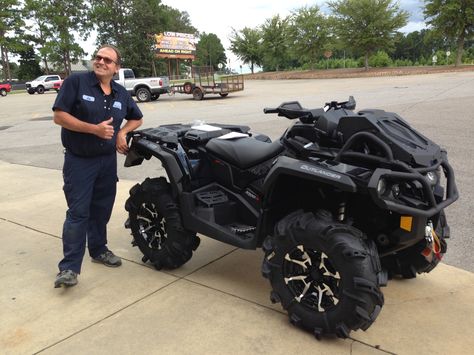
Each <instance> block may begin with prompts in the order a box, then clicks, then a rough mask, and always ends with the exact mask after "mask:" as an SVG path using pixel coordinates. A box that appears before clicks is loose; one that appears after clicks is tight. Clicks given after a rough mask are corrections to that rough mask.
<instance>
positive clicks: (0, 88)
mask: <svg viewBox="0 0 474 355" xmlns="http://www.w3.org/2000/svg"><path fill="white" fill-rule="evenodd" d="M10 91H12V86H11V85H10V84H9V83H5V84H0V96H7V93H8V92H10Z"/></svg>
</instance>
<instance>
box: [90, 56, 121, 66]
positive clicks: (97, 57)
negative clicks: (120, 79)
mask: <svg viewBox="0 0 474 355" xmlns="http://www.w3.org/2000/svg"><path fill="white" fill-rule="evenodd" d="M94 60H95V61H96V62H100V61H101V60H103V61H104V63H105V64H112V63H115V64H117V62H116V61H115V60H112V59H110V58H107V57H102V56H101V55H98V54H97V55H96V56H95V57H94Z"/></svg>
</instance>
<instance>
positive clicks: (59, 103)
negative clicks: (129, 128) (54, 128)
mask: <svg viewBox="0 0 474 355" xmlns="http://www.w3.org/2000/svg"><path fill="white" fill-rule="evenodd" d="M111 86H112V93H111V95H105V94H104V92H103V91H102V89H101V87H100V82H99V79H97V76H96V75H95V73H94V72H88V73H80V74H73V75H71V76H69V77H68V78H67V79H66V80H64V82H63V84H62V86H61V89H60V91H59V94H58V97H57V98H56V101H55V102H54V105H53V111H54V110H56V109H59V110H61V111H64V112H67V113H69V114H71V115H72V116H74V117H76V118H77V119H79V120H81V121H84V122H88V123H92V124H98V123H100V122H102V121H105V120H108V119H109V118H110V117H113V122H112V124H113V126H114V131H115V133H114V136H113V138H112V139H102V138H100V137H98V136H96V135H94V134H89V133H80V132H74V131H71V130H68V129H66V128H64V127H63V128H62V129H61V141H62V144H63V146H64V147H65V148H66V150H67V151H69V152H71V153H72V154H74V155H77V156H81V157H94V156H99V155H106V154H112V153H115V151H116V147H115V143H116V140H117V132H118V131H119V130H120V126H121V125H122V122H123V120H124V119H126V120H130V119H132V120H133V119H136V120H139V119H141V118H142V117H143V114H142V113H141V111H140V109H139V108H138V106H137V104H136V103H135V101H134V100H133V99H132V97H131V96H130V94H129V93H128V92H127V90H125V88H124V87H123V86H121V85H119V84H117V83H116V82H115V81H112V82H111Z"/></svg>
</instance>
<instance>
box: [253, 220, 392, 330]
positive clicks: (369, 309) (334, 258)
mask: <svg viewBox="0 0 474 355" xmlns="http://www.w3.org/2000/svg"><path fill="white" fill-rule="evenodd" d="M301 249H304V250H305V252H306V254H303V253H301V255H306V256H311V257H310V259H311V260H312V262H311V268H309V267H308V270H306V274H307V276H305V277H306V278H305V282H304V283H303V281H301V280H298V278H301V276H298V275H290V274H288V270H291V268H292V266H291V265H292V264H293V263H295V261H294V260H293V259H292V258H294V257H295V255H297V253H298V252H299V251H301ZM263 250H264V252H265V257H264V260H263V264H262V274H263V276H264V277H266V278H268V279H269V280H270V284H271V286H272V288H273V290H272V292H271V295H270V299H271V301H272V302H273V303H276V302H280V303H281V304H282V306H283V308H284V309H285V310H286V311H287V312H288V316H289V318H290V322H291V323H292V324H293V325H295V326H298V327H300V328H303V329H306V330H308V331H310V332H312V333H313V334H314V336H315V337H316V338H317V339H321V337H322V336H337V337H340V338H347V337H348V336H349V333H350V332H351V330H357V329H363V330H366V329H367V328H369V327H370V326H371V324H372V323H373V322H374V321H375V319H376V318H377V316H378V314H379V312H380V310H381V308H382V306H383V304H384V297H383V294H382V292H381V290H380V287H381V286H384V285H385V284H386V281H387V277H386V274H385V273H384V272H383V271H382V268H381V265H380V260H379V257H378V253H377V249H376V246H375V244H374V243H373V242H372V241H368V240H366V239H365V236H364V235H363V234H362V233H361V232H360V231H359V230H357V229H355V228H352V227H350V226H347V225H344V224H339V223H337V222H335V221H334V220H333V219H332V217H331V216H330V214H329V212H326V211H318V212H317V213H316V214H313V213H304V212H302V211H296V212H294V213H292V214H290V215H288V216H287V217H285V218H284V219H282V220H281V221H280V222H278V223H277V225H276V227H275V233H274V235H273V236H269V237H267V238H266V240H265V242H264V244H263ZM295 250H296V252H297V253H296V254H295V253H294V252H292V251H295ZM318 255H319V258H320V259H319V260H318V259H317V258H318ZM306 261H307V260H305V262H304V263H303V264H305V265H308V264H307V263H306ZM296 262H298V261H296ZM299 263H300V264H301V260H300V261H299ZM318 263H319V265H318ZM288 265H290V269H289V268H288ZM297 265H298V264H297ZM321 265H323V267H321ZM294 268H298V266H295V267H293V270H294ZM299 268H300V271H299V273H300V274H301V271H302V270H303V271H304V268H303V267H301V266H300V267H299ZM322 270H326V271H324V273H321V271H322ZM296 274H298V272H296ZM302 274H305V272H303V273H302ZM322 275H326V276H322ZM328 275H330V276H328ZM292 277H295V279H292ZM285 280H286V281H285ZM298 282H300V283H301V285H299V286H300V287H299V289H298V287H296V286H297V285H298ZM308 282H309V283H310V285H311V286H310V288H309V289H307V288H306V286H305V285H306V284H307V283H308ZM315 285H317V287H318V289H316V288H313V287H315ZM322 285H324V287H325V288H326V287H327V285H332V287H329V288H330V289H331V291H332V293H333V295H334V297H332V296H331V295H330V293H329V292H328V291H327V290H326V291H325V290H324V289H323V290H321V288H322ZM303 286H304V287H303ZM301 288H303V291H302V292H301V295H303V294H305V296H304V297H301V295H300V296H298V294H299V290H300V289H301ZM311 288H313V289H312V292H311V293H310V292H309V291H311ZM305 292H306V293H305ZM325 292H326V293H325ZM323 297H325V298H324V299H323ZM298 298H299V300H298ZM323 300H324V302H325V304H324V307H321V305H322V301H323ZM314 301H316V303H317V305H318V307H317V308H316V304H315V302H314ZM331 303H332V304H331ZM320 307H321V308H320Z"/></svg>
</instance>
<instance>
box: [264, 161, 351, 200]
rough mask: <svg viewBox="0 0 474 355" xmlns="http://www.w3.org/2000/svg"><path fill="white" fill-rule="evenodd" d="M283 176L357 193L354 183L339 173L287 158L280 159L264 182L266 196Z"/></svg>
mask: <svg viewBox="0 0 474 355" xmlns="http://www.w3.org/2000/svg"><path fill="white" fill-rule="evenodd" d="M282 176H294V177H295V178H297V179H306V180H314V181H317V182H320V183H322V184H327V185H331V186H334V188H337V189H339V190H341V191H347V192H356V190H357V187H356V184H355V183H354V181H352V179H351V178H350V177H349V176H347V175H343V174H341V173H339V172H336V171H333V170H330V169H327V168H324V167H322V166H320V165H317V164H314V163H312V162H308V161H301V160H297V159H293V158H289V157H285V156H281V157H279V158H278V160H277V161H276V163H275V164H274V165H273V167H272V168H271V170H270V172H269V173H268V175H267V177H266V179H265V182H264V187H263V189H264V196H270V193H271V192H272V189H273V186H274V185H275V183H276V182H277V181H278V179H279V178H281V177H282Z"/></svg>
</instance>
